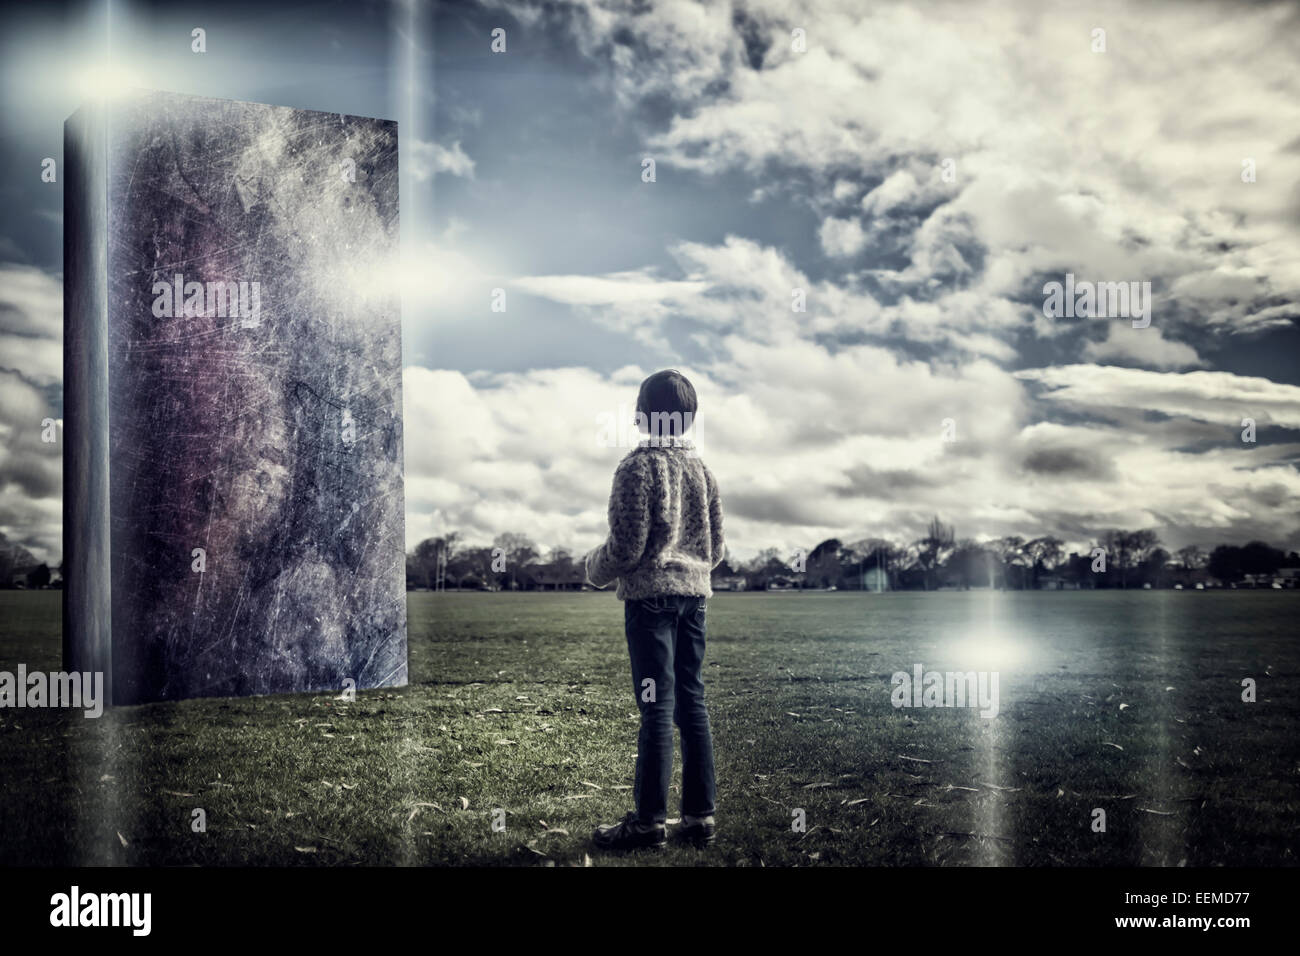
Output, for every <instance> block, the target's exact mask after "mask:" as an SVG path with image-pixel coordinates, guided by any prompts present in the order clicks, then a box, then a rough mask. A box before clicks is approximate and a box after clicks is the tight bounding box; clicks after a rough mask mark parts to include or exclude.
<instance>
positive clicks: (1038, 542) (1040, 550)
mask: <svg viewBox="0 0 1300 956" xmlns="http://www.w3.org/2000/svg"><path fill="white" fill-rule="evenodd" d="M1063 545H1064V542H1062V541H1061V539H1060V538H1054V537H1052V536H1051V535H1044V536H1043V537H1041V538H1034V539H1033V540H1032V541H1028V542H1026V543H1025V555H1026V556H1027V557H1028V558H1029V563H1030V567H1031V568H1032V569H1033V574H1032V579H1033V581H1032V583H1033V586H1034V587H1037V586H1038V576H1039V574H1041V573H1042V572H1044V571H1053V570H1055V569H1056V567H1057V565H1059V564H1060V563H1061V557H1062V551H1061V548H1062V547H1063Z"/></svg>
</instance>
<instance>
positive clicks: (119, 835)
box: [117, 830, 127, 846]
mask: <svg viewBox="0 0 1300 956" xmlns="http://www.w3.org/2000/svg"><path fill="white" fill-rule="evenodd" d="M117 838H118V839H119V840H121V841H122V846H126V845H127V842H126V837H124V836H122V831H121V830H118V831H117Z"/></svg>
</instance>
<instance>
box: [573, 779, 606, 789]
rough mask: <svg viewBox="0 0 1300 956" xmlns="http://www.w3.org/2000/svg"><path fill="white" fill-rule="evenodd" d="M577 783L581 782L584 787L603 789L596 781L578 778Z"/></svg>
mask: <svg viewBox="0 0 1300 956" xmlns="http://www.w3.org/2000/svg"><path fill="white" fill-rule="evenodd" d="M578 783H580V784H582V785H583V786H584V787H591V789H592V790H603V789H604V787H602V786H601V785H600V784H598V783H591V782H590V781H587V780H579V781H578Z"/></svg>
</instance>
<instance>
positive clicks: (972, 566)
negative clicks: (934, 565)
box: [945, 539, 1000, 590]
mask: <svg viewBox="0 0 1300 956" xmlns="http://www.w3.org/2000/svg"><path fill="white" fill-rule="evenodd" d="M999 563H1000V559H999V557H998V555H997V553H996V552H994V551H990V550H989V549H988V548H986V547H984V546H983V545H982V544H979V543H978V542H976V541H971V540H969V539H967V540H964V541H961V542H959V543H958V544H957V545H956V546H955V547H954V548H953V550H952V554H951V555H950V556H949V557H948V561H947V563H946V565H945V568H946V570H947V571H948V573H949V576H950V577H951V579H952V580H953V582H954V583H955V584H957V585H958V586H959V587H962V588H965V589H967V590H969V589H970V588H971V587H988V586H990V585H992V584H993V580H994V567H995V566H996V565H997V564H999Z"/></svg>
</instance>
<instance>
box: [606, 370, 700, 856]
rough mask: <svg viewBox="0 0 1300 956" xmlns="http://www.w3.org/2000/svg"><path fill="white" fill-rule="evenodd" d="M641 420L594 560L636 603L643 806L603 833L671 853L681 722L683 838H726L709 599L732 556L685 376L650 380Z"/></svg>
mask: <svg viewBox="0 0 1300 956" xmlns="http://www.w3.org/2000/svg"><path fill="white" fill-rule="evenodd" d="M636 410H637V424H638V427H639V428H640V430H641V431H643V432H646V433H647V437H646V438H645V439H643V440H642V441H641V443H640V444H639V446H638V447H637V448H635V449H633V450H632V451H631V452H629V453H628V454H627V456H626V457H624V459H623V460H622V461H621V462H620V463H619V465H618V468H617V469H616V470H615V472H614V487H613V490H612V491H611V492H610V496H609V537H608V538H607V539H606V541H605V543H604V544H602V545H601V546H600V547H598V548H596V549H595V550H594V551H592V552H591V553H590V554H588V555H587V559H586V565H587V579H588V580H589V581H590V582H591V583H592V584H594V585H596V586H597V587H605V586H606V585H608V584H610V583H611V582H613V581H617V582H618V589H617V594H618V597H619V598H620V599H621V600H622V601H623V602H624V604H623V620H624V627H625V630H626V632H627V649H628V654H629V656H630V657H631V659H632V690H633V693H634V694H635V695H636V700H637V706H638V707H639V708H640V710H641V730H640V733H639V734H638V736H637V757H636V777H635V785H634V794H635V798H636V809H635V810H634V811H632V812H631V813H628V814H627V816H625V817H624V818H623V819H622V820H621V821H620V822H618V823H615V824H612V825H609V826H602V827H598V828H597V829H596V831H595V833H594V834H593V839H594V840H595V843H596V845H597V846H598V847H601V848H602V849H631V848H635V847H655V848H658V847H663V846H665V845H666V844H667V842H668V834H667V826H666V820H667V817H668V784H669V780H670V779H671V777H672V769H673V724H674V723H676V724H677V727H678V728H679V729H680V731H681V735H682V804H681V812H682V824H681V828H680V830H679V831H678V833H679V836H681V837H682V838H683V839H685V840H688V841H690V842H693V843H696V844H697V845H701V846H707V845H708V844H709V843H711V842H712V841H713V837H714V820H713V813H714V799H715V790H714V780H713V736H712V733H711V731H710V729H709V712H708V709H707V708H706V706H705V702H704V681H703V667H704V641H705V601H706V599H707V598H709V597H711V596H712V594H713V589H712V587H711V586H710V581H709V579H710V574H711V573H712V571H713V569H714V568H715V567H717V566H718V564H719V563H720V562H721V561H722V558H723V542H722V503H721V500H720V499H719V497H718V485H717V482H715V481H714V479H713V475H712V474H710V472H709V470H708V469H707V468H705V467H704V462H702V461H701V460H700V458H699V456H698V455H697V454H696V451H695V448H694V445H693V444H692V443H691V442H690V441H688V440H687V439H685V438H684V437H683V434H684V433H685V432H686V430H687V429H689V428H690V426H691V423H692V421H693V420H694V418H695V411H696V399H695V388H694V387H693V386H692V385H691V383H690V382H689V381H688V380H687V379H686V376H684V375H682V374H681V373H680V372H678V371H676V370H675V369H667V370H665V371H662V372H656V373H655V374H653V375H651V376H650V377H649V378H647V379H646V380H645V381H644V382H642V383H641V391H640V394H639V395H638V396H637V405H636Z"/></svg>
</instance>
